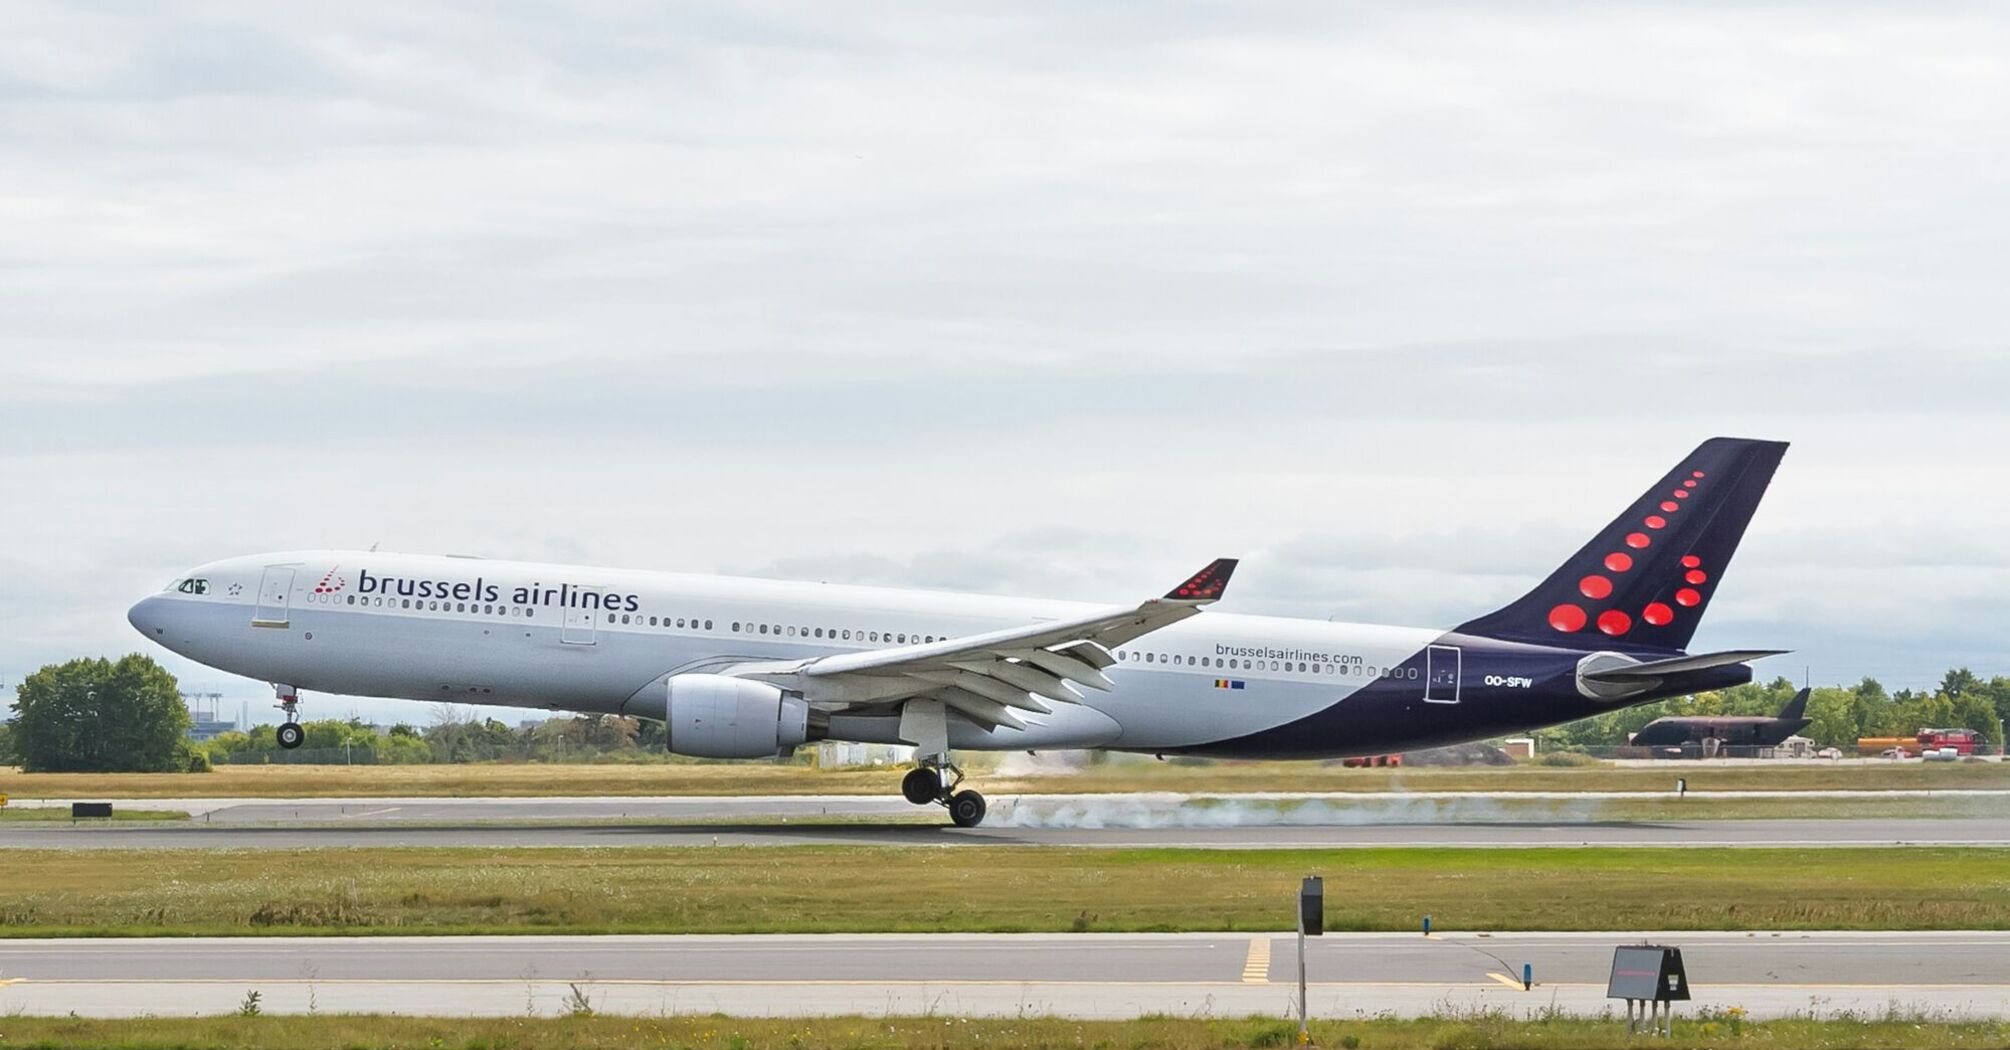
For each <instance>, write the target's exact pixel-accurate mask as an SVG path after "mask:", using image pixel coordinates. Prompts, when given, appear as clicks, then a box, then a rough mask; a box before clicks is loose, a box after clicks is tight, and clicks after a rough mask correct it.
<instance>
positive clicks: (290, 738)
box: [279, 722, 307, 751]
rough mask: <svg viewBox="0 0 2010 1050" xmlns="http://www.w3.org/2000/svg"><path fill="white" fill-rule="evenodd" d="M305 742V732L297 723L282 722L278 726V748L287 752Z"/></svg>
mask: <svg viewBox="0 0 2010 1050" xmlns="http://www.w3.org/2000/svg"><path fill="white" fill-rule="evenodd" d="M306 742H307V730H305V729H302V728H300V723H298V722H282V723H280V725H279V746H280V747H283V748H285V749H286V750H288V751H291V750H293V749H294V748H296V747H299V746H300V745H301V744H304V743H306Z"/></svg>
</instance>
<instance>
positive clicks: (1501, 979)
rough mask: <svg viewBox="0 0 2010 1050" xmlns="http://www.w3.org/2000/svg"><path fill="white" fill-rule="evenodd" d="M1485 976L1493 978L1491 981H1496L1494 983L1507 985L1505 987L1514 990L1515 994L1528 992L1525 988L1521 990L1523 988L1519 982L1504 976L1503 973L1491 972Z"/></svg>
mask: <svg viewBox="0 0 2010 1050" xmlns="http://www.w3.org/2000/svg"><path fill="white" fill-rule="evenodd" d="M1487 976H1488V977H1491V978H1493V979H1494V980H1496V981H1499V982H1500V983H1502V984H1504V985H1507V986H1508V987H1509V988H1512V989H1514V990H1515V991H1517V992H1525V991H1528V989H1526V988H1523V987H1522V986H1521V982H1520V981H1517V980H1515V979H1514V978H1512V977H1509V976H1508V975H1507V974H1504V973H1491V972H1489V973H1488V974H1487Z"/></svg>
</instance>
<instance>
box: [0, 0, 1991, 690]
mask: <svg viewBox="0 0 2010 1050" xmlns="http://www.w3.org/2000/svg"><path fill="white" fill-rule="evenodd" d="M9 30H10V32H9V33H8V34H7V37H6V39H4V40H0V186H4V187H5V189H4V191H0V270H4V272H5V274H6V276H7V279H6V280H5V281H0V418H4V419H5V420H6V424H5V427H4V429H0V492H5V493H7V494H8V496H9V499H10V504H11V505H13V506H15V507H18V508H26V510H25V511H16V512H14V513H10V515H8V516H7V517H6V518H5V520H0V550H5V551H9V552H13V553H11V554H10V555H9V556H10V557H12V558H14V559H15V561H16V562H17V564H14V565H10V566H8V578H7V580H6V583H7V585H8V587H7V591H6V597H5V598H4V599H0V626H4V627H5V629H6V631H7V636H6V637H5V638H0V672H4V673H6V674H8V675H10V676H11V675H16V674H18V673H19V671H21V670H25V669H27V668H29V667H32V666H33V665H34V664H35V663H38V662H41V661H44V660H50V659H57V658H61V657H64V656H68V655H71V654H72V653H73V652H77V651H98V650H105V651H118V650H121V649H124V648H128V647H130V646H131V645H132V644H133V643H132V641H131V639H130V638H128V637H127V632H126V631H125V629H124V626H123V624H122V622H121V614H122V611H123V608H124V606H125V604H126V603H127V602H128V601H129V600H130V598H129V596H132V595H136V594H137V593H142V592H144V591H145V590H148V589H151V588H152V587H154V586H157V585H158V582H159V581H160V580H161V579H164V578H165V577H166V575H168V574H172V573H173V572H174V571H175V570H176V569H177V568H179V567H182V566H186V565H188V564H193V563H196V562H199V561H202V560H206V559H208V558H211V557H215V556H218V555H220V554H224V553H235V552H239V551H246V550H258V549H272V548H281V547H298V546H308V545H317V544H319V545H329V546H356V547H361V546H367V545H368V544H370V543H371V542H374V541H380V540H381V541H383V542H384V543H385V544H386V545H387V546H391V547H399V548H407V549H433V550H455V551H470V552H475V553H490V554H496V555H503V556H519V557H530V558H557V559H561V560H568V561H599V562H607V563H617V564H631V565H637V566H646V567H657V568H666V569H683V570H699V571H704V570H714V569H722V568H723V569H730V570H735V571H751V572H758V573H763V574H779V575H801V576H807V577H811V578H832V579H838V578H843V579H850V580H857V581H866V582H873V583H880V584H890V585H914V586H929V587H948V588H962V589H974V590H980V591H990V592H998V593H1016V592H1025V593H1034V594H1050V595H1054V596H1057V597H1079V598H1084V599H1089V600H1098V601H1106V600H1128V599H1129V598H1131V597H1133V596H1136V595H1138V594H1140V593H1147V594H1148V593H1154V590H1153V589H1154V588H1156V587H1158V586H1160V581H1161V580H1162V579H1163V578H1165V577H1166V576H1167V574H1168V573H1171V574H1173V575H1177V574H1178V573H1179V572H1181V571H1185V569H1187V568H1188V567H1189V566H1191V565H1193V564H1198V563H1200V562H1202V561H1204V560H1206V559H1207V558H1210V557H1214V556H1216V555H1218V554H1241V555H1244V556H1246V557H1247V559H1248V565H1247V567H1246V568H1245V569H1244V571H1243V574H1242V576H1241V577H1240V578H1239V579H1238V591H1239V595H1238V598H1237V601H1239V602H1242V603H1244V604H1243V606H1242V607H1243V608H1245V609H1247V610H1252V611H1264V612H1274V613H1284V614H1296V615H1311V616H1322V617H1323V616H1329V615H1342V616H1346V617H1349V618H1360V619H1374V620H1382V619H1387V620H1397V621H1405V620H1408V621H1414V622H1422V623H1443V622H1456V621H1457V620H1460V619H1463V618H1465V617H1466V616H1468V615H1470V614H1471V613H1473V612H1475V611H1478V610H1480V609H1484V608H1486V607H1489V606H1491V605H1493V604H1497V603H1498V602H1500V601H1504V600H1507V599H1508V598H1511V597H1513V596H1514V595H1515V594H1517V593H1519V591H1520V590H1521V589H1523V588H1525V587H1526V586H1527V585H1528V584H1529V583H1532V582H1533V581H1534V580H1536V579H1538V578H1540V577H1541V576H1542V575H1543V574H1544V573H1546V572H1547V571H1548V570H1549V568H1550V567H1552V566H1553V565H1554V564H1555V562H1556V561H1557V560H1558V559H1560V558H1561V557H1562V556H1564V555H1565V554H1567V553H1568V552H1569V551H1570V550H1572V549H1574V548H1575V547H1576V545H1577V543H1578V541H1579V540H1580V539H1581V538H1582V537H1583V536H1584V535H1587V534H1589V532H1590V530H1592V529H1593V528H1595V527H1596V526H1597V525H1598V524H1599V523H1601V522H1603V521H1605V520H1607V518H1609V517H1610V515H1611V514H1612V513H1613V511H1614V510H1615V509H1616V508H1617V507H1619V506H1621V505H1623V504H1624V503H1625V501H1627V500H1629V499H1631V498H1632V497H1633V495H1635V494H1636V493H1637V492H1638V491H1639V488H1640V485H1641V484H1642V483H1644V482H1645V481H1646V480H1649V479H1651V478H1652V477H1653V476H1655V475H1656V474H1657V473H1658V472H1659V471H1660V470H1661V469H1663V468H1664V467H1665V465H1666V464H1667V463H1668V462H1670V461H1672V460H1673V459H1674V458H1675V457H1676V456H1678V455H1680V454H1681V453H1682V452H1683V451H1685V450H1686V449H1688V448H1689V447H1692V446H1693V445H1694V443H1695V442H1697V441H1698V440H1700V439H1701V438H1703V437H1705V436H1708V435H1709V434H1712V433H1740V434H1750V435H1752V436H1762V437H1785V438H1791V439H1793V440H1794V441H1795V443H1796V444H1795V448H1794V451H1793V452H1792V454H1791V455H1790V456H1789V458H1788V460H1787V462H1786V465H1785V467H1784V468H1783V470H1782V472H1781V475H1780V477H1779V479H1778V481H1777V483H1776V485H1775V488H1774V491H1773V492H1772V494H1771V496H1770V497H1769V499H1768V502H1767V505H1766V506H1765V507H1764V508H1763V509H1762V510H1761V512H1760V517H1759V519H1758V520H1757V522H1755V524H1754V527H1753V531H1752V533H1751V536H1750V538H1749V541H1748V545H1747V548H1746V550H1745V552H1744V554H1743V555H1742V556H1741V558H1740V562H1739V566H1738V568H1737V570H1736V571H1735V574H1734V575H1733V576H1732V577H1731V578H1730V580H1729V581H1728V582H1727V586H1726V590H1725V592H1724V595H1723V598H1722V600H1721V601H1720V602H1719V603H1718V604H1717V608H1716V609H1715V611H1713V615H1712V618H1711V622H1710V623H1709V624H1708V625H1706V627H1705V634H1704V636H1703V637H1701V638H1699V644H1701V643H1702V642H1703V641H1705V640H1719V639H1721V640H1723V641H1724V642H1726V643H1727V644H1742V643H1743V642H1745V641H1749V640H1751V639H1753V638H1760V637H1769V638H1770V637H1779V636H1781V635H1787V634H1792V635H1794V636H1795V641H1796V643H1797V647H1798V648H1801V649H1803V651H1804V653H1805V655H1806V657H1807V658H1808V659H1809V660H1811V661H1813V662H1815V663H1817V664H1819V663H1822V662H1825V661H1826V662H1831V663H1834V664H1835V665H1837V666H1842V665H1844V664H1849V665H1850V666H1857V665H1866V666H1874V667H1875V668H1877V673H1880V674H1882V675H1884V676H1885V677H1887V678H1890V679H1893V680H1894V681H1904V680H1910V679H1912V678H1923V677H1924V676H1927V675H1929V674H1936V673H1937V671H1936V667H1937V663H1938V662H1939V661H1941V660H1943V659H1945V658H1947V657H1948V655H1949V654H1951V653H1959V654H1961V655H1962V657H1963V658H1964V659H1969V660H1971V661H1972V662H1975V663H1976V664H1978V665H1986V664H1988V663H1989V662H1990V661H1992V660H1993V661H1995V662H1996V663H1998V664H2010V650H2006V649H2005V648H2004V646H2003V644H2002V643H2001V642H2000V641H1996V640H1993V638H1992V632H1991V629H1990V627H1989V625H1991V624H1998V623H2002V622H2005V620H2006V618H2010V605H2006V604H2005V600H2004V599H2001V598H1999V597H1997V595H2000V594H2003V593H2006V591H2005V590H2004V588H2002V587H2001V583H2002V582H2003V579H2002V573H2003V570H2004V565H2005V562H2006V560H2010V547H2006V544H2005V541H2004V540H2003V539H2002V538H2001V533H2000V530H1999V529H1997V528H1996V527H1995V524H1994V523H1995V522H1996V521H1997V520H1998V519H2000V518H2001V517H2003V515H2004V514H2005V513H2010V496H2006V495H2005V494H2004V491H2003V486H2002V485H2001V484H2000V479H2001V477H2002V471H2001V465H2000V463H1999V462H1998V460H1999V459H2000V451H1999V450H2000V449H2002V448H2003V447H2006V445H2010V414H2006V413H2005V412H2004V411H2003V410H2002V406H2001V404H2000V401H2001V398H2000V394H1999V391H2001V390H2002V389H2005V388H2006V387H2010V371H2006V370H2007V369H2010V364H2006V362H2010V355H2005V354H2004V352H2003V350H2004V346H2005V343H2006V338H2010V332H2006V330H2005V328H2004V325H2003V321H2002V317H2001V310H2000V306H1999V300H2000V298H2001V293H2000V289H1999V288H1998V287H1997V283H1998V280H1997V277H1996V275H1997V274H2000V273H2002V272H2003V271H2004V269H2005V268H2006V264H2010V255H2006V252H2010V247H2006V246H2010V188H2006V185H2005V183H2004V182H2003V180H2002V179H2000V178H1998V177H1997V176H1996V175H1995V174H1994V173H1995V172H1997V171H1999V170H2001V169H2002V168H2004V167H2005V166H2006V163H2010V135H2006V134H2005V132H2004V130H2003V129H2005V128H2006V127H2010V84H2006V83H2005V81H2006V79H2010V71H2006V67H2005V66H2004V64H2003V63H2002V62H2001V61H2000V56H2001V54H2002V53H2003V52H2004V50H2005V49H2006V46H2010V17H2006V16H2005V15H2004V14H2003V12H2001V11H2000V10H1998V9H1997V8H1995V7H1993V6H1990V5H1981V4H1971V3H1958V2H1945V3H1922V4H1912V5H1907V6H1905V7H1904V8H1903V9H1896V8H1891V7H1889V6H1887V5H1871V4H1840V5H1823V6H1820V7H1816V6H1812V5H1794V4H1770V5H1682V4H1673V3H1663V2H1650V0H1637V2H1626V3H1618V4H1610V5H1603V6H1601V7H1599V8H1597V9H1596V10H1591V11H1587V10H1585V9H1583V8H1582V7H1579V6H1575V5H1560V4H1553V3H1545V2H1520V3H1508V4H1478V3H1456V2H1432V3H1422V4H1407V5H1401V6H1394V7H1392V6H1369V5H1321V4H1288V3H1287V4H1275V5H1264V6H1262V7H1258V8H1237V9H1234V10H1229V9H1223V8H1216V7H1207V6H1199V5H1177V4H1176V5H1170V6H1160V7H1158V8H1154V9H1153V10H1151V11H1149V12H1147V11H1144V10H1143V9H1139V8H1136V7H1129V6H1125V5H1088V6H1084V5H1080V4H1049V3H1034V4H1023V5H1014V6H1010V7H994V8H981V7H980V8H968V7H931V6H926V5H908V4H895V3H868V4H865V5H863V6H859V5H848V6H846V7H844V8H842V9H839V8H826V7H817V6H807V7H806V6H803V5H792V4H767V3H755V4H734V5H720V6H704V5H699V6H692V5H683V6H679V7H675V8H651V7H647V6H643V7H634V6H629V5H618V4H616V5H591V6H589V7H586V8H576V7H567V6H563V5H542V4H515V5H503V6H495V5H490V6H480V7H459V6H445V7H440V6H433V7H413V6H411V5H403V4H395V3H390V2H360V3H354V4H345V5H342V6H340V7H326V8H303V7H298V6H273V5H260V4H239V3H205V4H199V5H198V4H173V3H170V4H158V5H149V6H146V7H135V8H104V7H99V6H90V5H71V4H60V3H45V2H36V0H30V2H27V3H22V4H17V5H15V7H14V9H11V10H10V18H9ZM1733 635H1736V637H1733ZM191 673H198V672H194V671H192V670H191ZM253 694H254V697H255V694H256V690H255V687H254V688H253Z"/></svg>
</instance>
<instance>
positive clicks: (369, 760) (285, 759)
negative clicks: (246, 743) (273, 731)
mask: <svg viewBox="0 0 2010 1050" xmlns="http://www.w3.org/2000/svg"><path fill="white" fill-rule="evenodd" d="M210 762H211V763H213V764H215V765H220V766H222V765H230V766H263V765H273V766H381V765H387V764H388V763H386V762H384V761H383V760H381V759H380V758H379V757H378V756H377V752H376V749H374V748H368V747H302V748H296V749H294V750H292V751H231V752H226V753H223V754H214V755H211V756H210Z"/></svg>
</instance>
